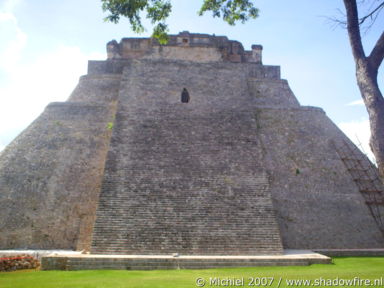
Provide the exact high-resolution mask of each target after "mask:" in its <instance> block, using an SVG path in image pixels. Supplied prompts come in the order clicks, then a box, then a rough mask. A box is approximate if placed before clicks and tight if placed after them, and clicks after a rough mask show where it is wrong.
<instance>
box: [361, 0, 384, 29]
mask: <svg viewBox="0 0 384 288" xmlns="http://www.w3.org/2000/svg"><path fill="white" fill-rule="evenodd" d="M383 8H384V2H382V3H381V4H380V5H379V6H377V7H376V8H375V9H373V10H372V12H371V13H369V14H368V15H365V16H364V17H361V18H360V20H359V24H360V25H361V24H363V23H364V21H365V20H367V19H368V18H372V16H373V14H375V13H376V12H377V11H379V10H380V9H383Z"/></svg>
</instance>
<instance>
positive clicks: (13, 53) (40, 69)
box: [0, 0, 105, 151]
mask: <svg viewBox="0 0 384 288" xmlns="http://www.w3.org/2000/svg"><path fill="white" fill-rule="evenodd" d="M17 2H18V1H15V0H8V1H6V2H3V4H1V6H0V27H1V30H0V39H1V45H0V76H1V77H0V151H1V150H2V149H3V148H4V146H5V145H7V144H8V143H9V142H10V141H11V140H12V139H13V138H14V137H15V136H16V135H17V134H19V133H20V132H21V131H22V130H23V129H24V128H25V127H26V126H27V125H28V124H29V123H31V122H32V121H33V120H34V119H35V118H36V117H37V116H38V115H39V114H40V113H41V111H42V110H43V109H44V107H45V106H46V105H47V104H48V103H49V102H53V101H65V100H66V99H67V98H68V96H69V95H70V93H71V91H72V90H73V89H74V88H75V86H76V84H77V82H78V79H79V76H80V75H82V74H85V73H86V70H87V61H88V60H89V59H95V60H97V59H105V55H104V54H100V53H92V54H86V53H84V52H82V51H81V49H80V48H79V47H76V46H65V45H62V46H57V47H55V48H54V49H53V50H52V51H50V52H48V53H45V54H40V55H39V54H35V55H36V56H35V58H34V59H28V62H24V61H23V53H24V52H25V51H26V50H27V48H28V46H27V45H28V41H27V39H28V37H27V35H26V34H25V33H24V32H23V31H22V29H20V27H19V26H18V21H17V19H16V17H15V16H14V14H13V13H12V9H13V8H14V7H15V5H16V4H17Z"/></svg>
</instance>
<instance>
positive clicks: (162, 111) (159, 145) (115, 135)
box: [0, 32, 384, 255]
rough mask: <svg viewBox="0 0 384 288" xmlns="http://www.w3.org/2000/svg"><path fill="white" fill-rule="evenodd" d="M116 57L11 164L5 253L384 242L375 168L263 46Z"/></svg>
mask: <svg viewBox="0 0 384 288" xmlns="http://www.w3.org/2000/svg"><path fill="white" fill-rule="evenodd" d="M107 52H108V59H107V60H106V61H90V62H89V65H88V74H87V75H85V76H82V77H81V79H80V82H79V84H78V86H77V87H76V88H75V90H74V91H73V93H72V94H71V96H70V97H69V99H68V100H67V101H66V102H64V103H51V104H49V105H48V106H47V108H46V109H45V111H44V112H43V113H42V115H41V116H40V117H39V118H38V119H36V120H35V121H34V122H33V123H32V124H31V125H30V126H29V127H28V128H27V129H26V130H25V131H24V132H22V133H21V135H19V136H18V137H17V138H16V139H15V140H14V141H13V142H12V143H11V144H10V145H9V146H8V147H7V148H6V149H5V150H4V151H3V152H2V154H1V155H0V208H1V209H0V248H2V249H5V248H41V249H59V248H62V249H77V250H81V249H87V250H90V251H91V253H97V254H156V255H159V254H160V255H161V254H171V253H181V254H188V255H258V254H281V253H282V252H283V249H288V248H290V249H344V248H352V249H353V248H356V249H361V248H382V247H384V237H383V233H382V231H381V230H380V229H383V227H382V226H381V225H382V223H381V222H380V217H381V214H380V213H379V214H377V213H376V214H375V213H373V211H376V210H374V209H373V208H377V207H379V206H380V205H379V203H380V201H376V202H374V203H373V204H372V203H370V202H368V203H366V202H367V199H366V195H365V194H364V191H365V190H364V189H363V188H361V185H359V183H360V182H361V183H362V182H364V183H368V184H367V185H368V186H369V185H373V184H372V183H373V181H374V175H375V173H376V171H375V168H374V167H373V166H372V165H371V164H370V162H369V160H368V159H367V158H366V157H365V155H363V154H362V153H361V152H360V151H359V150H356V149H355V148H356V147H355V146H354V145H353V144H352V143H351V141H350V140H349V139H348V138H347V137H346V136H345V135H344V134H343V133H342V132H341V131H340V130H339V129H338V128H337V126H336V125H334V124H333V123H332V122H331V120H330V119H329V118H328V117H327V116H326V115H325V113H324V112H323V110H321V109H320V108H315V107H304V106H301V105H300V104H299V102H298V101H297V99H296V98H295V96H294V94H293V93H292V91H291V90H290V88H289V86H288V83H287V81H286V80H282V79H280V68H279V67H278V66H267V65H263V64H262V55H261V54H262V47H261V46H260V45H253V46H252V50H250V51H246V50H244V48H243V46H242V44H241V43H239V42H237V41H232V40H228V38H227V37H223V36H211V35H206V34H190V33H188V32H182V33H180V34H178V35H171V36H170V41H169V43H168V44H167V45H159V43H157V42H156V41H155V40H153V39H149V38H125V39H122V40H121V42H120V43H118V42H116V41H111V42H109V43H108V44H107ZM351 149H352V150H353V151H354V152H353V153H350V152H348V151H350V150H351ZM346 151H347V153H346ZM345 155H350V157H351V159H352V160H356V161H360V162H361V161H362V162H364V163H365V164H364V165H366V167H368V168H369V169H368V168H367V169H364V171H365V174H364V175H365V176H364V177H368V178H362V177H363V176H361V177H360V178H359V177H357V178H359V179H357V178H356V175H354V174H353V173H352V172H351V167H349V166H348V163H347V161H349V160H351V159H349V160H348V159H347V158H346V157H344V156H345ZM360 162H359V163H360ZM366 175H368V176H366ZM372 175H373V176H372ZM359 181H360V182H359ZM371 182H372V183H371ZM375 185H376V186H375V187H376V190H375V191H374V193H376V194H374V195H376V196H377V197H381V196H380V195H382V186H380V185H381V183H379V184H377V183H376V184H375ZM377 187H378V188H377ZM376 196H375V197H376ZM375 205H376V206H377V207H376V206H375ZM373 206H374V207H373ZM380 207H381V206H380ZM380 207H379V208H380ZM380 209H382V207H381V208H380Z"/></svg>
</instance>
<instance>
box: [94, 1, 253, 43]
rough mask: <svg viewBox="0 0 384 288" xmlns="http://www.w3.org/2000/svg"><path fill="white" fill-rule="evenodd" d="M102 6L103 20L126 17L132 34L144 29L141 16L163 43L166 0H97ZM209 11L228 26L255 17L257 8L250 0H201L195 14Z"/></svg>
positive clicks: (165, 36)
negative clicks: (149, 22)
mask: <svg viewBox="0 0 384 288" xmlns="http://www.w3.org/2000/svg"><path fill="white" fill-rule="evenodd" d="M101 2H102V7H103V10H104V11H105V12H108V13H109V15H108V16H107V17H106V18H105V20H106V21H110V22H113V23H118V22H119V20H120V17H125V18H127V19H128V21H129V23H130V25H131V28H132V30H133V31H134V32H136V33H142V32H144V31H145V28H144V26H143V24H142V18H141V17H142V16H143V15H145V17H146V18H147V19H149V20H150V21H151V24H152V25H154V28H153V32H152V37H154V38H157V39H158V40H159V42H160V43H161V44H165V43H167V40H168V37H167V32H168V25H167V23H166V20H167V18H168V17H169V15H170V13H171V12H172V4H171V2H170V1H169V0H101ZM208 11H211V12H212V14H213V17H219V18H222V19H223V20H224V21H226V22H227V23H228V24H229V25H235V24H236V23H237V22H239V21H240V22H242V23H244V22H246V21H247V20H249V19H251V18H256V17H257V16H258V12H259V11H258V9H257V8H256V7H254V4H253V3H252V1H250V0H204V2H203V4H202V6H201V9H200V11H199V12H198V14H199V15H200V16H201V15H203V14H204V13H205V12H208Z"/></svg>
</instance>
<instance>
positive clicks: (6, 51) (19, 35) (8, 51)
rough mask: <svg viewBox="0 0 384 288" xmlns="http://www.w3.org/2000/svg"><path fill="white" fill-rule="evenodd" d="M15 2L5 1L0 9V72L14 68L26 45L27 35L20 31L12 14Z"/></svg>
mask: <svg viewBox="0 0 384 288" xmlns="http://www.w3.org/2000/svg"><path fill="white" fill-rule="evenodd" d="M17 2H18V1H6V2H5V3H4V4H3V5H2V6H1V7H0V26H1V27H2V29H1V30H0V39H1V41H2V45H1V46H0V69H1V70H7V71H10V70H12V69H13V68H14V67H15V65H16V64H17V62H18V61H19V60H20V56H21V52H22V50H23V48H24V47H25V45H26V43H27V35H26V34H25V33H24V32H23V31H22V30H21V29H20V27H19V26H18V23H17V19H16V17H15V15H14V14H13V13H12V10H13V8H14V6H15V5H16V4H17ZM1 70H0V71H1ZM1 72H3V71H1ZM3 73H4V72H3Z"/></svg>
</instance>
